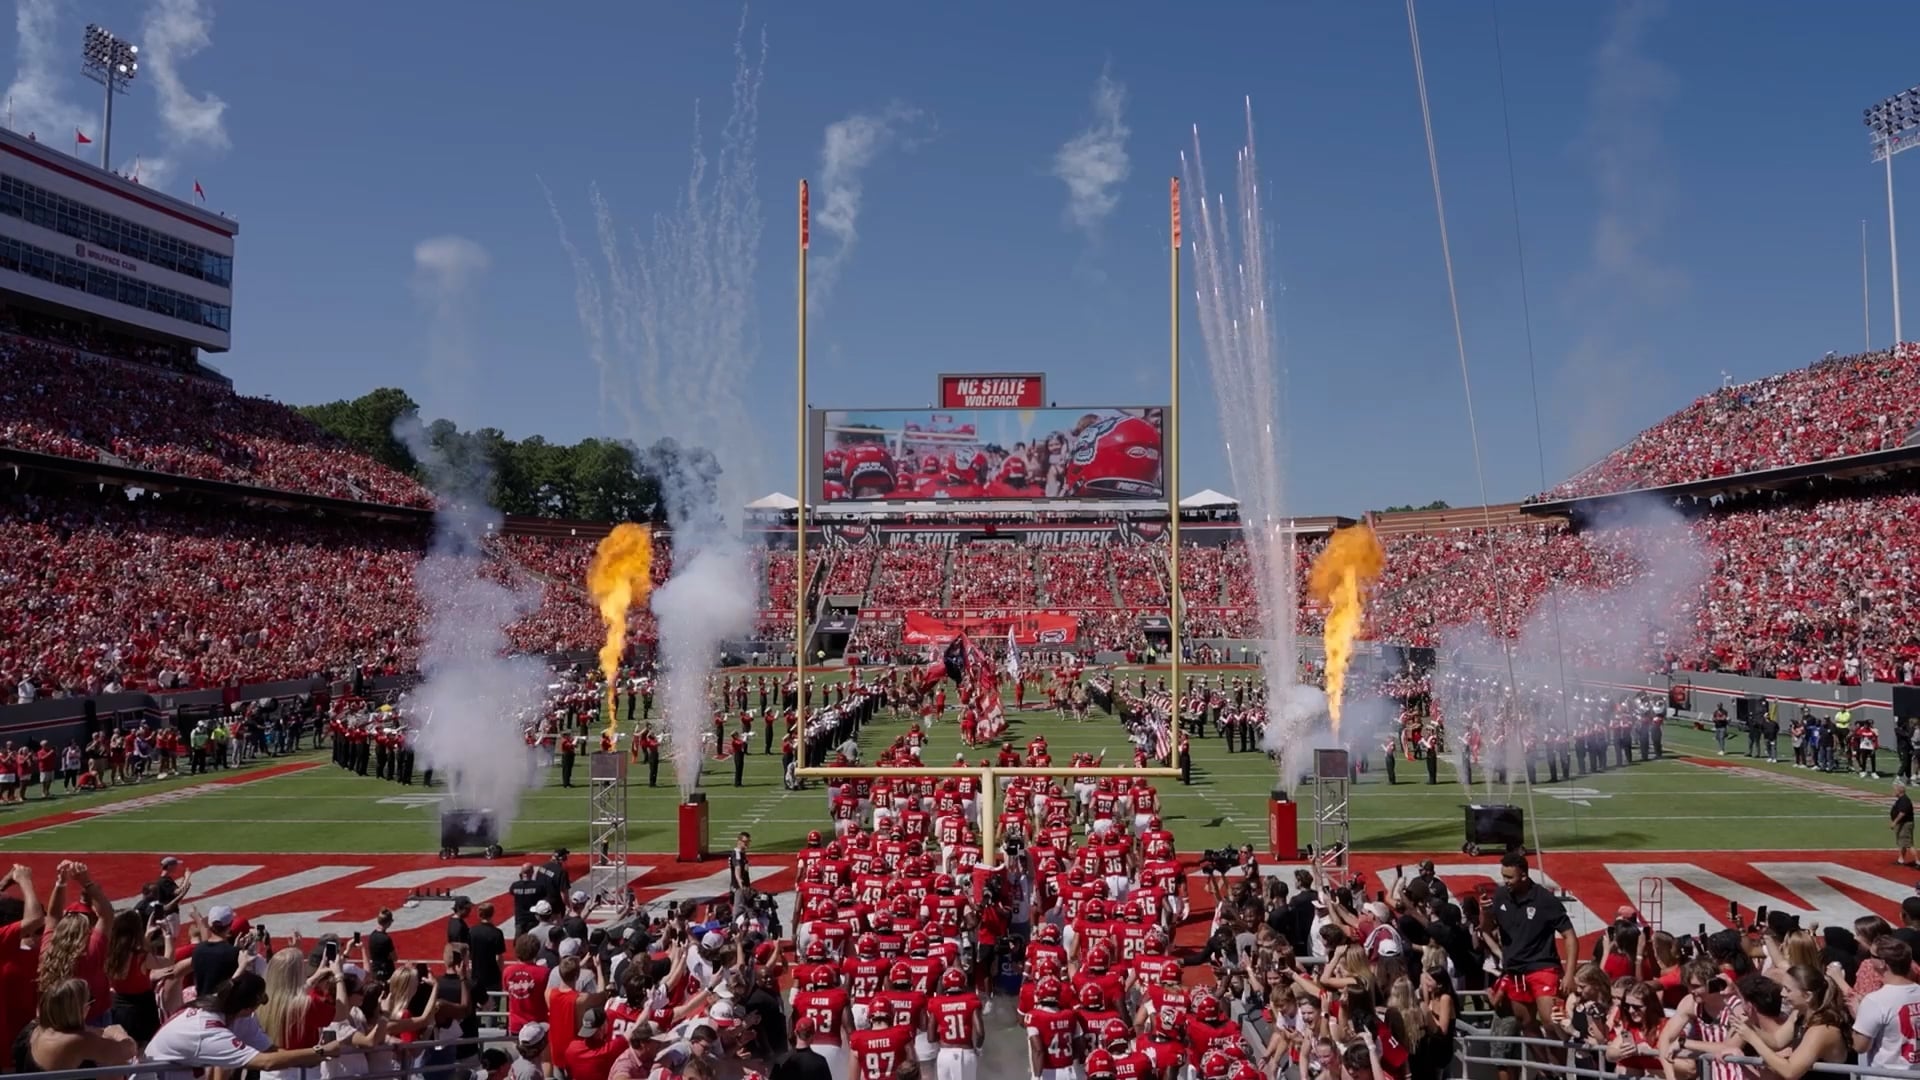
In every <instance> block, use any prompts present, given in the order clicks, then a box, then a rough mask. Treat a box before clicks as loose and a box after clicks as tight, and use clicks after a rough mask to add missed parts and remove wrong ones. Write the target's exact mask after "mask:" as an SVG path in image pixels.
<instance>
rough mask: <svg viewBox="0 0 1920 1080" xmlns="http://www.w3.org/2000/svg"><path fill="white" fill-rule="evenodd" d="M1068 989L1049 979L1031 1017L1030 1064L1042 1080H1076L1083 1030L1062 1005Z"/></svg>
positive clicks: (1042, 983)
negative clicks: (1077, 1052) (1077, 1044)
mask: <svg viewBox="0 0 1920 1080" xmlns="http://www.w3.org/2000/svg"><path fill="white" fill-rule="evenodd" d="M1063 993H1065V988H1064V987H1062V986H1061V984H1060V980H1059V979H1056V978H1054V977H1052V976H1048V977H1046V978H1044V979H1041V980H1040V985H1039V986H1037V987H1035V989H1034V992H1033V996H1034V1006H1033V1011H1032V1012H1031V1013H1029V1014H1028V1015H1027V1064H1028V1066H1029V1068H1030V1069H1031V1070H1032V1075H1033V1076H1034V1077H1036V1078H1038V1080H1076V1077H1075V1075H1074V1067H1073V1063H1074V1058H1075V1047H1074V1042H1075V1041H1076V1040H1075V1036H1076V1035H1077V1033H1078V1031H1079V1027H1080V1019H1079V1017H1077V1016H1075V1015H1074V1014H1073V1010H1071V1009H1067V1008H1063V1007H1062V1006H1061V1004H1060V999H1061V995H1062V994H1063Z"/></svg>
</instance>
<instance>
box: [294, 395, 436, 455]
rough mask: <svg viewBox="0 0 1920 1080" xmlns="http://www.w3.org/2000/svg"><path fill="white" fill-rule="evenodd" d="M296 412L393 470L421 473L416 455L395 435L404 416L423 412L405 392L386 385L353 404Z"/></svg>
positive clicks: (332, 403)
mask: <svg viewBox="0 0 1920 1080" xmlns="http://www.w3.org/2000/svg"><path fill="white" fill-rule="evenodd" d="M297 411H298V412H299V413H300V414H301V415H303V416H305V417H306V418H307V419H309V420H311V421H313V422H314V423H316V424H318V425H320V426H321V427H322V428H324V429H326V430H327V431H328V432H330V433H332V434H333V435H335V436H337V437H338V438H340V439H343V440H345V441H346V443H347V444H348V445H350V446H352V447H353V448H354V449H356V450H358V451H360V452H361V453H363V454H365V455H367V456H368V457H370V458H372V459H373V460H375V461H377V462H379V463H380V464H382V465H385V466H386V467H388V468H390V469H395V470H398V471H400V472H404V473H412V472H417V471H418V463H417V462H415V461H414V460H413V455H412V454H411V453H409V452H408V451H407V448H406V445H405V444H403V443H402V442H401V441H400V440H399V439H397V438H395V437H394V434H393V426H394V424H395V423H396V422H398V421H399V419H400V418H401V417H402V416H406V415H408V414H412V413H418V412H419V411H420V406H419V405H418V404H416V403H415V402H414V400H413V398H411V397H409V396H407V392H406V391H405V390H397V389H395V388H393V387H391V386H383V387H381V388H380V389H378V390H374V391H372V392H370V393H367V394H363V395H361V396H360V397H357V398H354V399H353V400H352V401H344V400H343V401H329V402H327V403H326V404H325V405H302V406H300V407H299V409H298V410H297Z"/></svg>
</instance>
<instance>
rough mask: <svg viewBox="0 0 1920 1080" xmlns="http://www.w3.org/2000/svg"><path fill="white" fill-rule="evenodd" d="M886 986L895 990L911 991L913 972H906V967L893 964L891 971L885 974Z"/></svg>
mask: <svg viewBox="0 0 1920 1080" xmlns="http://www.w3.org/2000/svg"><path fill="white" fill-rule="evenodd" d="M887 985H888V986H891V987H893V988H894V989H895V990H911V989H912V988H913V972H911V971H909V970H907V965H905V964H895V965H893V968H892V970H890V971H888V972H887Z"/></svg>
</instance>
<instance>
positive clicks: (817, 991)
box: [790, 966, 853, 1077]
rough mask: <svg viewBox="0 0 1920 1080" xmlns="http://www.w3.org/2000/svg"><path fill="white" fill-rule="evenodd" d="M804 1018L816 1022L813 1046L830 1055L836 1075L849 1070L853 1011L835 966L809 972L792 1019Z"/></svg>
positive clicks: (797, 998)
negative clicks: (848, 1060)
mask: <svg viewBox="0 0 1920 1080" xmlns="http://www.w3.org/2000/svg"><path fill="white" fill-rule="evenodd" d="M802 1019H804V1020H806V1021H807V1022H808V1023H810V1024H811V1025H813V1043H812V1045H813V1049H814V1052H815V1053H817V1054H819V1055H820V1056H821V1057H823V1058H826V1059H827V1065H828V1066H829V1067H830V1068H832V1069H833V1075H835V1076H837V1077H839V1076H845V1075H846V1074H847V1057H846V1044H847V1035H848V1032H850V1031H852V1030H853V1013H852V1009H851V1006H850V1002H849V1000H848V998H847V992H846V991H845V990H842V989H841V988H840V986H839V984H838V982H837V981H836V979H835V976H834V973H833V969H832V968H828V967H824V966H822V967H815V968H812V969H810V970H809V971H808V972H807V988H806V989H805V990H802V991H800V992H799V993H797V994H795V995H794V996H793V1016H792V1020H791V1021H790V1022H792V1023H798V1022H800V1021H801V1020H802Z"/></svg>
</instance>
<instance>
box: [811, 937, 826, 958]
mask: <svg viewBox="0 0 1920 1080" xmlns="http://www.w3.org/2000/svg"><path fill="white" fill-rule="evenodd" d="M806 961H807V963H809V964H824V963H826V962H827V943H826V942H825V941H822V940H821V939H819V938H814V939H813V940H812V941H809V942H807V955H806Z"/></svg>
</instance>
